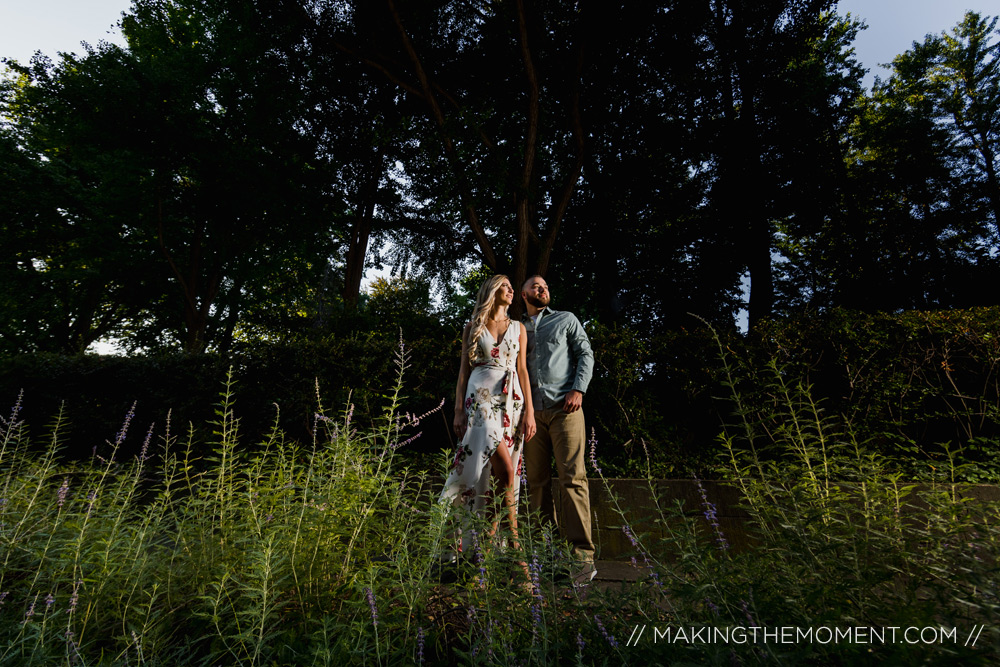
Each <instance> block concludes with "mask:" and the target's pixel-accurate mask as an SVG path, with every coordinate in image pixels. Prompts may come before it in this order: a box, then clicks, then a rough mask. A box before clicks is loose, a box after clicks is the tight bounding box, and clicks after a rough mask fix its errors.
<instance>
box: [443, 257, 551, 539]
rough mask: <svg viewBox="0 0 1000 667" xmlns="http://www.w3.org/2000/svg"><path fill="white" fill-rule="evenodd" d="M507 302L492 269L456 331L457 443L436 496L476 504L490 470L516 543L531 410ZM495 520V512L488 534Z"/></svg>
mask: <svg viewBox="0 0 1000 667" xmlns="http://www.w3.org/2000/svg"><path fill="white" fill-rule="evenodd" d="M513 302H514V288H513V287H511V284H510V280H509V279H508V278H507V276H502V275H497V276H493V277H492V278H490V279H489V280H487V281H486V282H485V283H483V286H482V287H480V288H479V294H478V295H477V296H476V307H475V309H474V310H473V313H472V320H471V321H470V322H469V323H468V324H466V325H465V331H464V332H463V333H462V360H461V368H460V370H459V372H458V384H457V386H456V387H455V424H454V428H455V435H456V436H458V439H459V443H458V447H457V451H456V453H455V461H454V463H453V464H452V467H451V472H450V473H449V475H448V479H447V481H446V482H445V485H444V491H443V492H442V493H441V498H442V499H444V500H450V501H452V502H453V503H455V504H456V505H463V506H465V507H466V508H467V509H468V510H469V511H470V512H475V511H480V510H482V508H483V506H484V505H485V503H486V498H487V497H488V495H489V490H490V489H489V485H490V472H491V470H492V473H493V476H494V477H496V479H497V484H498V485H499V486H501V487H502V488H503V490H504V505H505V506H506V508H507V519H508V522H509V525H510V529H511V533H512V534H513V537H514V546H515V548H518V545H517V498H518V490H519V481H520V467H521V452H522V450H523V446H522V445H523V443H524V442H525V441H527V440H530V439H531V436H533V435H534V434H535V415H534V410H533V409H532V406H531V387H530V385H529V384H528V371H527V365H526V362H525V348H526V343H527V334H526V333H525V331H524V327H522V326H521V324H520V323H519V322H515V321H513V320H512V319H511V318H510V317H508V315H507V309H508V308H509V307H510V305H511V304H512V303H513ZM522 408H523V414H522ZM498 524H499V519H498V520H497V521H496V522H494V524H493V529H492V531H490V535H491V536H492V535H493V534H495V533H496V530H497V527H498ZM465 532H467V531H465ZM467 537H468V536H467V535H464V534H463V538H467ZM459 548H460V549H461V545H460V546H459Z"/></svg>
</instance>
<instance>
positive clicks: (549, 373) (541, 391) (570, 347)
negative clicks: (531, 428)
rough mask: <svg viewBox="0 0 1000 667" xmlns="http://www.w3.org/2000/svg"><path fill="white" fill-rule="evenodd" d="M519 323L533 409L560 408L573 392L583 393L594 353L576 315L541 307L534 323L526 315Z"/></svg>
mask: <svg viewBox="0 0 1000 667" xmlns="http://www.w3.org/2000/svg"><path fill="white" fill-rule="evenodd" d="M522 322H523V323H524V329H525V332H526V333H527V337H528V348H527V350H526V353H527V362H528V376H529V379H530V380H531V402H532V405H534V407H535V409H536V410H546V409H550V408H554V407H562V402H563V399H564V398H565V397H566V394H568V393H569V392H570V391H571V390H573V389H576V390H577V391H579V392H581V393H586V392H587V386H588V385H589V384H590V378H591V377H592V376H593V374H594V353H593V351H592V350H591V349H590V339H589V338H587V332H586V331H584V330H583V325H582V324H580V320H578V319H576V315H574V314H573V313H567V312H564V311H559V310H552V309H551V308H545V309H544V310H542V311H541V312H539V313H538V316H537V317H536V318H535V321H534V322H532V321H531V318H530V317H528V316H527V315H526V316H525V317H524V318H523V320H522Z"/></svg>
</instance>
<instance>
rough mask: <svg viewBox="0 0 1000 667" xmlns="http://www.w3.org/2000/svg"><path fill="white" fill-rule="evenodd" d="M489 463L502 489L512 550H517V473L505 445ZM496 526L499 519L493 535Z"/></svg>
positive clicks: (499, 448) (498, 449)
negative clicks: (512, 543)
mask: <svg viewBox="0 0 1000 667" xmlns="http://www.w3.org/2000/svg"><path fill="white" fill-rule="evenodd" d="M490 463H491V465H492V469H493V476H494V477H496V480H497V483H498V484H499V485H500V487H501V488H502V489H503V504H504V506H505V507H506V508H507V523H508V524H509V525H510V532H511V533H512V534H513V536H514V548H516V549H519V548H520V546H519V545H518V543H517V503H516V502H515V500H514V475H516V474H517V471H515V470H514V463H513V462H512V461H511V459H510V452H508V451H507V447H506V445H504V444H502V443H501V444H500V446H499V447H497V450H496V451H495V452H493V456H491V457H490ZM498 526H499V518H498V519H497V522H496V523H494V524H493V533H496V530H497V527H498Z"/></svg>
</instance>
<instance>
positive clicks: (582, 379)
mask: <svg viewBox="0 0 1000 667" xmlns="http://www.w3.org/2000/svg"><path fill="white" fill-rule="evenodd" d="M572 317H573V321H572V323H571V324H570V327H569V331H568V332H567V339H568V342H569V347H570V349H571V350H572V351H573V357H574V358H575V359H576V376H575V378H574V379H573V389H575V390H576V391H579V392H581V393H584V394H586V393H587V387H588V386H590V379H591V378H592V377H593V376H594V351H593V350H592V349H591V348H590V338H588V337H587V332H586V331H584V329H583V325H582V324H580V320H578V319H577V318H576V316H575V315H573V316H572Z"/></svg>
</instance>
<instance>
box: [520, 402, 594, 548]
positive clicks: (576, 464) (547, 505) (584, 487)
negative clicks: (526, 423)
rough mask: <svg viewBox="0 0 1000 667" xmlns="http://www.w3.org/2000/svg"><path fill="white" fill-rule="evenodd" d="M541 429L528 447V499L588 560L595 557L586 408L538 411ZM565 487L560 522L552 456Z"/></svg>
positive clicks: (537, 417) (536, 420)
mask: <svg viewBox="0 0 1000 667" xmlns="http://www.w3.org/2000/svg"><path fill="white" fill-rule="evenodd" d="M535 424H536V426H537V427H538V431H537V432H536V433H535V437H533V438H532V439H531V440H530V441H529V442H528V443H527V444H526V445H525V447H524V463H525V466H526V471H525V472H526V473H527V478H528V498H529V501H530V503H531V510H532V511H536V510H537V511H539V512H541V515H542V519H543V520H548V521H551V522H552V523H554V524H556V525H558V526H559V530H560V532H561V533H562V536H563V537H564V538H566V539H567V540H568V541H569V543H570V544H572V545H573V553H574V554H576V556H577V558H579V559H580V560H582V561H586V562H593V560H594V542H593V540H592V539H591V532H590V487H589V486H588V484H587V471H586V469H585V468H584V459H585V451H586V445H587V429H586V427H585V425H584V421H583V410H577V411H576V412H573V413H571V414H566V413H565V412H563V411H562V410H561V409H559V408H553V409H549V410H536V411H535ZM553 455H554V456H555V460H556V473H557V478H558V481H559V486H560V487H561V491H562V493H561V494H560V503H559V513H558V521H556V516H555V508H554V506H553V502H552V458H553Z"/></svg>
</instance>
